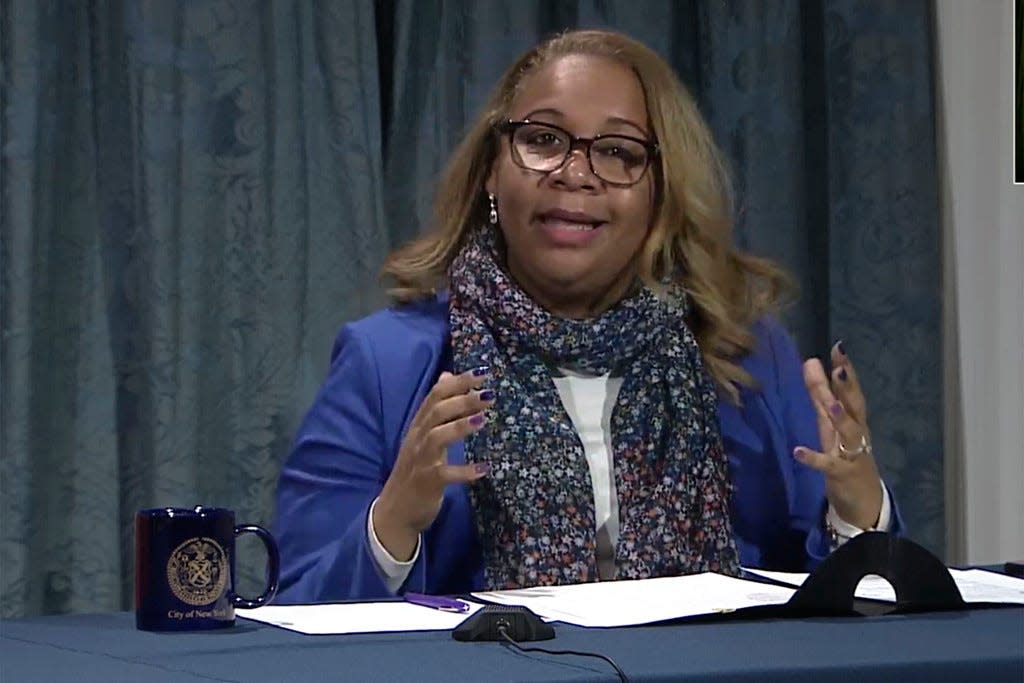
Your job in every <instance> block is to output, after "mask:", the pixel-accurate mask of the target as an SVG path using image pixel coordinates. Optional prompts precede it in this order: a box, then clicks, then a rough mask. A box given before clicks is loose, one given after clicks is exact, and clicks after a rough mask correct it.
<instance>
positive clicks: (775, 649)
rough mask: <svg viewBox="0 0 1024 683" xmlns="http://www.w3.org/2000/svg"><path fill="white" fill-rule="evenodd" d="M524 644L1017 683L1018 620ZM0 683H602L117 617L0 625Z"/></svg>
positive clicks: (526, 668) (389, 641)
mask: <svg viewBox="0 0 1024 683" xmlns="http://www.w3.org/2000/svg"><path fill="white" fill-rule="evenodd" d="M555 628H556V634H557V636H556V639H555V640H553V641H547V642H545V643H538V645H541V646H545V647H550V648H555V649H573V650H587V651H592V652H600V653H603V654H606V655H608V656H610V657H612V658H613V659H614V660H615V661H616V662H617V663H618V664H619V666H621V667H622V668H623V669H624V670H625V672H626V673H627V674H628V675H629V676H630V678H631V679H632V680H633V681H752V680H771V681H797V682H798V681H815V682H821V681H876V682H877V681H897V682H898V683H909V682H910V681H927V682H928V683H935V682H936V681H960V680H963V681H1011V682H1012V683H1021V681H1024V609H1021V608H1010V609H989V610H971V611H967V612H957V613H953V612H946V613H935V614H917V615H901V616H877V617H863V618H846V619H840V618H830V619H799V620H759V621H743V622H731V623H729V622H726V623H691V624H676V625H665V626H647V627H635V628H617V629H584V628H578V627H574V626H567V625H556V627H555ZM0 680H2V681H3V682H4V683H7V682H8V681H12V682H13V681H18V682H19V683H20V682H22V681H62V680H68V681H74V682H75V683H90V682H91V681H103V682H104V683H107V682H109V681H146V682H153V683H157V682H160V681H247V682H255V681H303V682H312V681H332V682H337V681H359V682H363V681H405V680H409V681H423V682H427V681H453V680H456V681H616V680H618V678H617V677H616V675H615V673H614V672H613V671H612V669H611V667H609V666H608V665H607V664H606V663H604V662H601V661H599V660H594V659H589V658H582V657H554V656H551V655H546V654H536V653H531V654H524V653H520V652H517V651H515V650H514V649H512V648H511V647H510V646H506V645H503V644H500V643H460V642H456V641H454V640H452V639H451V636H450V634H449V633H448V632H430V633H390V634H375V635H350V636H305V635H301V634H298V633H293V632H290V631H285V630H282V629H277V628H274V627H271V626H265V625H263V624H258V623H255V622H250V621H244V620H239V621H238V624H237V625H236V626H235V627H234V628H233V629H229V630H223V631H212V632H211V631H207V632H205V633H170V634H164V633H147V632H142V631H137V630H135V623H134V617H133V615H132V614H129V613H117V614H99V615H72V616H60V617H37V618H27V619H16V620H9V621H3V622H0Z"/></svg>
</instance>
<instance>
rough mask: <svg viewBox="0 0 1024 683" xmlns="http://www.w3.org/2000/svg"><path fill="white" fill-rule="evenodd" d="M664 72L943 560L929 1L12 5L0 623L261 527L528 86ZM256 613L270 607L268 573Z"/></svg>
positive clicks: (906, 509)
mask: <svg viewBox="0 0 1024 683" xmlns="http://www.w3.org/2000/svg"><path fill="white" fill-rule="evenodd" d="M577 26H581V27H610V28H615V29H618V30H622V31H625V32H627V33H629V34H630V35H632V36H634V37H636V38H638V39H640V40H642V41H644V42H646V43H647V44H649V45H650V46H651V47H653V48H654V49H655V50H657V51H658V52H659V53H660V54H662V55H663V56H664V57H665V58H666V59H668V60H669V61H670V62H671V63H672V64H673V66H674V67H675V68H676V70H677V71H678V73H679V74H680V76H681V77H682V78H683V80H684V82H686V83H687V85H688V86H689V87H690V88H691V89H692V91H693V92H694V94H695V95H696V96H697V98H698V100H699V102H700V103H701V106H702V109H703V111H704V112H705V114H706V116H707V117H708V119H709V121H710V123H711V126H712V128H713V129H714V131H715V133H716V137H717V139H718V141H719V143H720V145H721V146H722V148H723V149H724V150H725V152H726V154H727V156H728V157H729V159H730V161H731V163H732V167H733V171H734V175H735V183H736V188H737V197H738V201H737V207H738V209H737V219H738V220H737V234H736V237H737V240H738V241H739V243H740V244H741V245H743V246H744V247H745V248H748V249H751V250H753V251H755V252H756V253H758V254H761V255H765V256H769V257H772V258H775V259H777V260H778V261H780V262H781V263H783V264H784V265H785V266H787V267H788V268H790V269H791V270H792V272H793V273H794V274H795V275H796V277H797V279H798V280H799V282H800V284H801V286H802V296H801V299H800V301H799V302H798V303H797V305H796V306H795V307H794V308H793V309H792V310H790V311H789V312H788V314H787V322H789V324H790V327H791V329H792V330H793V331H794V333H795V334H796V336H797V339H798V341H799V343H800V347H801V349H802V351H803V352H804V353H805V354H818V355H820V354H823V353H826V352H827V349H828V347H829V345H830V344H831V342H832V341H833V340H835V339H840V338H841V339H843V340H844V343H845V345H846V347H847V349H848V351H849V352H850V353H851V355H852V357H853V360H854V362H855V363H857V365H858V368H859V369H860V374H861V378H862V382H863V384H864V386H865V389H866V391H867V392H868V396H869V401H870V406H871V410H872V415H873V417H872V420H871V425H872V428H873V432H874V438H875V450H876V453H877V455H878V458H879V461H880V464H881V466H882V469H883V473H884V476H885V478H886V481H887V482H888V483H889V484H890V485H891V487H892V488H893V490H894V491H895V493H896V496H897V498H898V500H899V502H900V505H901V509H902V511H903V513H904V515H905V519H906V521H907V523H908V526H909V528H910V533H911V536H912V537H913V538H915V539H916V540H918V541H920V542H922V543H923V544H925V545H926V546H928V547H930V548H931V549H932V550H934V551H936V552H938V553H940V554H941V553H942V552H943V549H944V546H943V543H944V541H943V537H944V534H943V514H944V510H943V459H942V458H943V450H942V441H941V437H942V433H943V429H942V423H941V391H942V386H941V375H942V373H941V371H940V362H941V358H942V353H941V348H940V345H939V343H938V342H939V328H940V323H939V317H940V308H939V305H940V304H939V302H940V270H941V269H940V256H939V245H940V241H941V240H940V235H939V224H938V200H937V187H936V184H937V183H936V173H935V143H934V123H933V121H934V115H933V101H932V97H933V96H932V56H931V50H932V39H931V35H932V28H931V9H930V4H929V3H928V2H927V1H926V0H914V1H908V2H901V3H890V2H885V1H883V0H873V1H870V2H861V1H854V0H845V1H836V2H823V0H812V1H809V2H800V1H799V0H778V1H774V0H773V1H768V0H765V1H760V0H733V1H730V2H719V1H717V0H689V1H685V2H668V1H664V2H654V1H649V2H643V1H638V0H629V1H626V0H590V1H586V0H579V1H568V0H561V1H558V2H548V1H544V0H529V1H525V0H515V1H513V0H491V1H489V2H474V1H472V0H378V1H377V2H372V1H371V0H350V1H345V2H342V1H337V2H328V1H326V0H321V1H318V2H299V1H292V2H289V1H283V0H282V1H281V2H259V1H257V0H206V1H203V0H195V1H192V2H183V3H168V2H162V1H159V0H138V1H125V0H92V1H91V2H59V1H56V0H50V1H46V2H38V1H37V0H4V2H3V4H2V8H0V34H2V38H0V53H2V55H0V59H2V94H0V105H2V106H0V108H2V119H0V134H2V140H0V148H2V164H0V198H2V199H0V219H2V226H3V227H2V234H0V268H2V280H0V285H2V290H0V306H2V318H0V321H2V349H0V360H2V365H3V367H2V371H0V409H2V435H0V445H2V463H0V475H2V480H0V489H2V502H0V505H2V508H0V510H2V519H0V525H2V546H0V561H2V566H0V592H2V605H0V614H2V616H5V617H10V616H17V615H23V614H39V613H62V612H84V611H99V610H112V609H127V608H130V606H131V587H132V571H133V569H132V563H133V561H132V553H133V548H132V521H133V514H134V512H135V510H137V509H140V508H144V507H153V506H164V505H193V504H196V503H203V504H214V505H219V506H224V507H229V508H232V509H234V510H236V512H237V516H238V518H239V520H242V521H251V522H262V523H266V522H268V521H269V519H270V517H271V514H272V510H273V496H274V488H275V484H276V477H277V472H278V470H279V468H280V465H281V462H282V460H283V459H284V458H285V457H286V455H287V453H288V449H289V445H290V440H291V438H292V434H293V432H294V430H295V428H296V426H297V424H298V421H299V420H300V419H301V416H302V413H303V411H304V410H305V408H306V407H307V406H308V404H309V402H310V401H311V400H312V398H313V396H314V395H315V392H316V390H317V387H318V385H319V383H320V381H321V380H322V378H323V376H324V373H325V371H326V367H327V360H328V355H329V351H330V345H331V342H332V340H333V337H334V334H335V333H336V331H337V328H338V326H339V325H340V324H341V323H342V322H344V321H346V320H351V319H353V318H355V317H358V316H360V315H363V314H366V313H368V312H370V311H372V310H374V309H375V308H378V307H380V306H381V305H384V303H385V302H386V299H385V296H384V294H383V293H382V291H381V289H380V287H379V286H378V283H377V273H378V271H379V267H380V265H381V263H382V261H383V258H384V256H385V255H386V254H387V252H388V251H389V250H390V249H391V248H393V247H395V246H397V245H398V244H400V243H401V242H402V241H405V240H407V239H409V238H411V237H413V236H414V235H416V234H417V233H419V232H420V231H421V230H422V229H424V227H425V226H426V225H427V223H428V222H429V220H430V202H431V197H432V192H433V188H434V182H435V180H436V177H437V174H438V171H439V169H440V168H441V167H442V165H443V163H444V161H445V160H446V158H447V157H448V155H449V154H450V153H451V151H452V150H453V148H454V146H455V145H456V144H457V142H458V140H459V136H460V134H461V132H462V131H463V130H464V128H465V127H466V126H467V124H468V122H469V121H471V120H472V118H473V117H474V116H475V115H476V113H477V112H478V111H479V108H480V106H481V104H482V102H483V100H484V98H485V97H486V95H487V93H488V91H489V89H490V88H491V86H492V85H493V83H494V82H495V81H496V80H497V78H498V77H499V76H500V75H501V73H502V72H503V71H504V69H505V68H506V66H507V65H508V64H509V63H510V62H511V60H512V59H513V58H514V57H515V56H516V55H517V54H519V53H520V52H521V51H522V50H524V49H526V48H527V47H529V46H530V45H532V44H533V43H535V42H536V41H537V40H538V39H540V38H542V37H544V36H547V35H549V34H551V33H552V32H555V31H558V30H561V29H564V28H570V27H577ZM238 570H239V574H240V582H239V583H240V587H241V588H242V589H243V590H245V589H246V588H248V587H256V586H257V584H260V583H261V572H262V560H261V558H260V556H259V552H258V550H257V549H256V547H255V545H254V546H252V547H250V546H247V545H243V546H242V547H240V549H239V564H238Z"/></svg>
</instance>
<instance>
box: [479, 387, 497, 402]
mask: <svg viewBox="0 0 1024 683" xmlns="http://www.w3.org/2000/svg"><path fill="white" fill-rule="evenodd" d="M480 400H481V401H493V400H494V389H484V390H483V391H481V392H480Z"/></svg>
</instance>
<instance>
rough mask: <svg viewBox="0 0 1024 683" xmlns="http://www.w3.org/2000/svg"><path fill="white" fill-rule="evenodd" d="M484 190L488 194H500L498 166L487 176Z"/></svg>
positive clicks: (492, 168)
mask: <svg viewBox="0 0 1024 683" xmlns="http://www.w3.org/2000/svg"><path fill="white" fill-rule="evenodd" d="M484 189H485V190H487V193H488V194H494V195H496V194H498V170H497V164H494V165H493V166H491V172H490V173H488V174H487V181H486V182H484Z"/></svg>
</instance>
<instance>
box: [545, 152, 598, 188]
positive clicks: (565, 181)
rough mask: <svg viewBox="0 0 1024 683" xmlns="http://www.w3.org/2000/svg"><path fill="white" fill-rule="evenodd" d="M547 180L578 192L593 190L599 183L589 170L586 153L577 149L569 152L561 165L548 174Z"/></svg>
mask: <svg viewBox="0 0 1024 683" xmlns="http://www.w3.org/2000/svg"><path fill="white" fill-rule="evenodd" d="M548 178H549V179H550V180H551V182H553V183H555V184H556V185H558V186H560V187H566V188H569V189H579V190H594V189H597V187H598V186H599V185H600V183H601V180H600V179H599V178H598V177H597V176H595V175H594V171H593V170H592V169H591V168H590V161H589V160H588V159H587V154H586V152H585V151H584V150H582V149H579V148H577V149H574V150H572V151H571V152H569V156H567V157H566V158H565V161H563V162H562V165H561V166H559V167H558V168H556V169H555V170H554V171H552V172H551V173H550V174H548Z"/></svg>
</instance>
